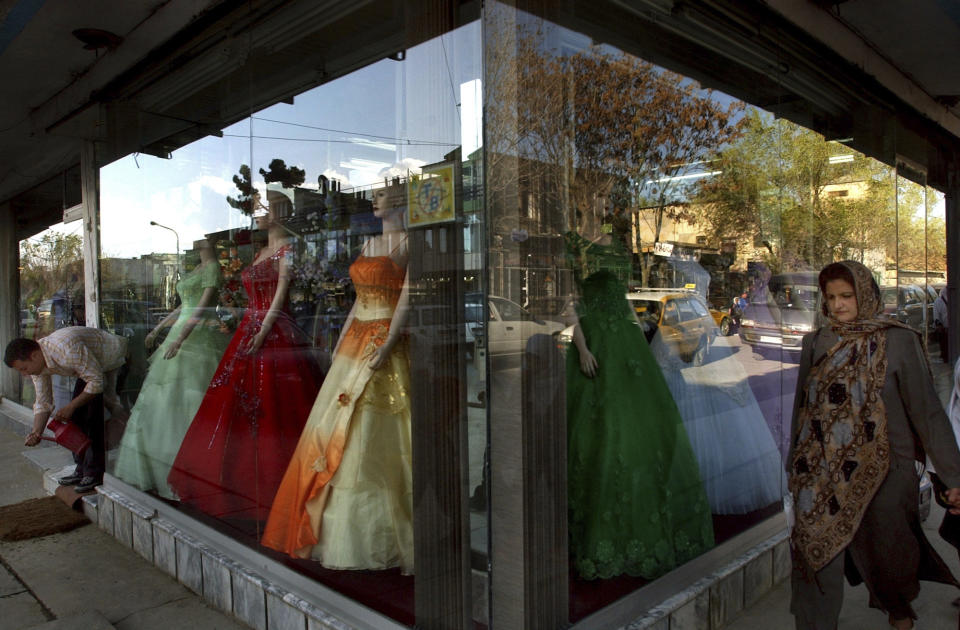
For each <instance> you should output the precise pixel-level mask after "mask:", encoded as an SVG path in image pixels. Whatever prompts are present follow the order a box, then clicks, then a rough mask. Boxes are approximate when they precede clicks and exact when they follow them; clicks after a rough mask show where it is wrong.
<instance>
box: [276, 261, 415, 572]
mask: <svg viewBox="0 0 960 630" xmlns="http://www.w3.org/2000/svg"><path fill="white" fill-rule="evenodd" d="M404 276H405V270H404V269H402V268H401V267H400V266H398V265H397V264H396V263H395V262H394V261H393V259H392V258H391V257H389V256H377V257H367V256H361V257H360V258H358V259H357V260H356V261H355V262H354V263H353V265H351V267H350V277H351V279H352V280H353V283H354V286H355V288H356V291H357V302H356V305H355V310H354V319H353V321H352V323H351V324H350V326H349V328H348V329H347V331H346V333H345V336H344V338H343V340H342V341H341V343H340V347H339V348H338V349H337V353H336V355H335V356H334V359H333V364H332V365H331V367H330V371H329V373H328V374H327V378H326V380H325V381H324V385H323V387H322V388H321V390H320V394H319V395H318V396H317V400H316V402H315V403H314V405H313V410H312V411H311V412H310V418H309V419H308V420H307V424H306V427H305V428H304V430H303V435H302V436H301V437H300V442H299V444H297V449H296V452H295V453H294V455H293V458H292V459H291V462H290V467H289V468H288V469H287V473H286V475H284V478H283V482H282V483H281V484H280V489H279V490H278V492H277V496H276V499H275V500H274V502H273V508H272V509H271V511H270V518H269V520H268V521H267V526H266V528H265V530H264V535H263V538H262V541H261V542H262V543H263V544H264V545H266V546H267V547H270V548H272V549H276V550H278V551H282V552H285V553H287V554H290V555H291V556H295V557H300V558H313V559H314V560H317V561H318V562H320V563H321V564H322V565H323V566H325V567H328V568H332V569H386V568H392V567H400V569H401V571H402V572H403V573H407V574H409V573H412V572H413V474H412V468H411V462H412V447H411V437H410V402H409V391H410V368H409V357H408V353H407V344H406V342H405V341H404V340H401V341H400V342H398V343H397V345H396V346H394V349H393V351H392V352H391V353H390V355H389V357H388V359H387V362H386V363H385V364H384V365H382V366H381V367H380V368H379V369H377V370H371V369H370V368H369V367H368V359H369V358H370V356H371V354H372V353H373V351H374V350H375V349H376V348H377V347H378V346H380V345H382V344H383V342H384V340H386V338H387V334H388V332H389V330H390V328H389V327H390V322H391V319H392V317H393V313H394V310H395V309H396V305H397V300H398V299H399V296H400V292H401V289H402V288H403V282H404Z"/></svg>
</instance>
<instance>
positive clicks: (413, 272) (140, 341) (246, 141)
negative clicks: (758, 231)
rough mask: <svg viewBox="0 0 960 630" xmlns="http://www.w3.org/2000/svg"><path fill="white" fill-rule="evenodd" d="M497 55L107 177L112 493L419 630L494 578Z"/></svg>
mask: <svg viewBox="0 0 960 630" xmlns="http://www.w3.org/2000/svg"><path fill="white" fill-rule="evenodd" d="M479 34H480V29H479V23H477V22H473V23H468V24H466V25H465V26H461V27H459V28H456V29H454V30H449V32H443V34H442V35H438V36H436V37H432V38H428V39H426V40H425V41H416V40H414V41H412V42H411V45H410V46H409V47H407V48H406V49H405V50H404V51H403V54H402V55H392V56H390V57H389V58H385V59H383V58H381V59H380V60H379V61H376V62H374V63H371V64H369V65H367V66H365V67H363V68H361V69H359V70H357V71H355V72H353V73H350V74H348V75H346V76H343V77H341V78H338V79H336V80H333V81H330V82H328V83H325V84H323V85H320V86H317V87H315V88H313V89H311V90H308V91H306V92H303V93H300V94H297V95H296V96H294V97H293V98H288V99H285V101H284V102H280V103H278V104H276V105H273V106H271V107H268V108H266V109H263V110H261V111H257V112H255V113H252V114H251V115H250V116H248V117H247V118H245V119H243V120H240V121H238V122H236V123H234V124H232V125H229V126H226V127H225V128H224V129H223V133H222V137H207V138H204V139H202V140H198V141H196V142H193V143H192V144H189V145H187V146H184V147H182V148H179V149H177V150H174V151H173V152H172V153H171V155H170V157H169V159H158V158H155V157H152V156H149V155H143V154H140V155H130V156H128V157H126V158H123V159H120V160H118V161H116V162H114V163H112V164H110V165H107V166H105V167H103V168H102V169H101V190H102V201H101V205H102V212H101V226H102V242H103V258H102V259H101V261H100V269H101V274H102V299H101V305H100V309H101V318H102V320H103V323H104V326H105V327H106V328H108V329H110V330H111V331H112V332H115V333H117V334H122V335H124V336H127V337H128V338H129V341H130V347H131V349H132V352H131V358H130V363H129V368H130V370H129V371H130V374H129V376H128V383H129V384H130V387H132V389H133V391H132V393H131V395H130V396H129V398H128V400H127V403H128V404H129V406H130V407H131V415H130V419H129V421H128V422H127V424H126V429H125V431H124V433H123V435H122V438H121V439H120V440H119V443H118V445H117V447H116V449H115V450H113V451H111V453H110V472H111V473H112V474H113V475H114V476H115V477H116V478H117V479H119V480H120V481H122V482H125V483H126V484H129V485H130V486H132V487H134V488H137V489H139V490H142V491H144V492H147V493H150V494H152V495H154V496H155V497H156V498H158V499H160V500H162V501H164V502H166V503H167V504H169V506H170V507H171V508H173V509H179V510H182V511H183V512H184V513H186V514H187V515H189V516H191V517H193V518H195V519H197V520H199V521H201V522H203V523H206V524H208V525H210V526H212V527H214V528H216V529H218V530H219V531H221V532H223V533H226V534H228V535H229V536H232V537H235V538H236V539H237V540H239V541H241V542H242V543H244V544H246V545H248V546H250V547H251V548H253V549H255V550H257V551H258V552H260V553H262V554H263V555H264V556H266V557H267V558H269V559H271V560H273V561H275V562H278V563H281V564H283V565H286V566H288V567H290V568H292V569H294V570H296V571H298V572H300V573H302V574H304V575H306V576H308V577H309V578H312V579H315V580H317V581H318V582H320V583H322V584H324V585H327V586H329V587H331V588H333V589H335V590H337V591H340V592H341V593H343V594H346V595H347V596H349V597H351V598H354V599H356V600H357V601H358V602H359V603H361V604H362V605H363V606H365V607H368V608H371V609H373V610H375V611H377V612H378V613H380V614H382V615H384V616H386V617H390V618H393V619H394V620H396V621H399V622H400V623H402V624H405V625H411V626H412V625H414V624H415V623H416V622H417V616H418V615H427V616H428V617H429V616H431V615H437V614H441V613H438V611H443V606H450V605H453V606H456V607H459V606H461V604H462V600H461V599H460V598H461V596H462V594H463V593H469V592H473V590H474V587H473V586H472V584H471V583H470V582H469V579H468V576H470V575H471V574H472V575H474V576H475V577H474V580H476V582H477V585H478V586H479V587H481V588H480V591H482V590H483V589H482V586H483V584H484V583H485V579H486V577H485V573H486V567H487V562H486V560H485V554H486V536H485V530H486V519H487V512H486V507H487V506H486V499H485V495H484V494H483V491H482V490H480V487H481V485H482V476H483V474H484V470H485V469H484V461H485V458H484V456H485V439H486V411H485V407H484V404H483V401H484V400H485V398H484V395H483V390H484V383H483V373H484V370H485V367H484V364H483V360H482V358H481V359H476V357H477V356H478V355H479V356H481V357H482V356H483V352H477V351H476V347H477V346H478V345H479V344H482V343H484V341H485V339H486V338H487V336H488V335H492V336H493V337H494V338H497V337H496V335H497V334H498V333H497V332H496V330H497V328H496V327H495V326H493V325H492V322H491V325H490V326H487V322H486V321H485V320H484V319H482V318H483V317H484V316H485V314H484V312H483V311H482V310H481V311H480V312H477V308H482V307H477V306H476V305H475V303H474V302H472V301H470V300H469V298H467V297H466V296H468V295H470V294H475V293H477V292H478V291H479V290H480V289H481V288H482V286H483V273H484V270H483V268H482V265H481V263H482V260H481V257H480V256H479V252H478V254H477V255H476V256H473V257H467V258H465V257H464V255H463V252H464V251H465V250H466V249H467V248H468V244H469V247H470V248H471V249H473V250H474V251H478V250H479V244H480V243H482V240H483V236H482V232H481V229H482V226H483V222H482V219H481V218H480V217H481V214H482V209H483V205H482V200H483V179H482V159H483V152H482V150H481V149H482V143H481V140H480V139H481V138H482V137H483V135H482V127H481V115H480V112H481V109H480V108H481V105H482V103H481V101H480V100H479V99H480V92H479V89H478V87H477V86H478V83H477V82H478V81H480V80H481V78H482V77H481V74H480V62H479V51H480V35H479ZM304 72H305V73H307V74H308V75H309V77H311V79H308V80H315V79H316V76H317V75H316V72H315V70H314V69H312V68H305V69H304ZM516 308H517V309H519V308H520V307H519V306H517V307H516ZM465 309H466V312H465ZM497 312H498V313H500V311H497ZM500 315H501V316H502V319H503V321H504V322H505V324H506V326H505V328H509V326H510V325H517V326H520V325H525V324H526V322H527V321H528V320H527V319H524V315H525V314H524V313H523V312H522V310H518V311H516V312H514V311H510V310H509V308H506V307H505V308H504V310H503V312H502V313H500ZM474 334H475V336H474ZM468 397H469V398H470V401H471V403H470V404H469V405H468V404H467V399H468ZM438 488H440V490H439V491H438ZM467 495H470V496H473V497H475V498H474V500H473V501H471V503H470V505H471V506H472V507H473V508H474V509H473V511H472V512H470V513H468V512H467V511H466V510H465V509H461V507H462V506H466V503H467V499H468V496H467ZM461 498H462V499H463V500H461ZM468 527H469V528H471V529H472V531H473V532H474V536H472V537H467V538H466V539H464V538H462V537H461V535H460V534H461V532H465V531H470V530H469V529H468ZM471 559H472V566H473V567H474V568H475V569H476V571H473V572H472V573H471V569H470V566H469V565H470V563H471ZM464 563H467V564H466V565H465V564H464ZM451 602H452V603H451ZM477 609H478V611H479V612H478V619H477V621H478V622H480V623H486V622H487V620H486V615H485V612H484V611H483V606H482V605H479V606H478V607H477ZM442 614H448V613H446V612H443V613H442Z"/></svg>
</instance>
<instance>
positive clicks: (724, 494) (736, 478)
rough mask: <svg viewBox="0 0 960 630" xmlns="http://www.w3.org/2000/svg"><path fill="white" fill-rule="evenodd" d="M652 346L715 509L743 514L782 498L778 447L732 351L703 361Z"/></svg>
mask: <svg viewBox="0 0 960 630" xmlns="http://www.w3.org/2000/svg"><path fill="white" fill-rule="evenodd" d="M650 345H651V349H652V350H653V352H654V356H656V357H657V362H658V363H659V364H660V367H661V369H662V370H663V376H664V379H666V381H667V387H669V388H670V393H671V394H673V399H674V401H676V403H677V408H678V409H679V410H680V416H681V417H682V418H683V425H684V427H685V428H686V430H687V434H688V435H689V436H690V443H691V445H692V446H693V452H694V454H695V455H696V458H697V463H698V464H699V466H700V477H701V478H702V479H703V485H704V487H705V489H706V491H707V500H708V501H709V503H710V511H711V512H712V513H714V514H745V513H747V512H751V511H753V510H757V509H760V508H763V507H766V506H768V505H770V504H771V503H774V502H778V503H779V502H780V500H781V498H782V497H783V495H784V493H785V492H786V488H787V481H786V475H785V473H784V470H783V465H782V461H781V457H780V451H779V450H778V449H777V445H776V443H775V442H774V440H773V436H772V435H771V434H770V429H769V428H768V427H767V422H766V420H765V419H764V417H763V413H762V412H761V411H760V406H759V405H758V404H757V400H756V398H754V396H753V392H752V391H751V390H750V386H749V385H748V383H747V374H746V372H745V371H744V369H743V367H742V366H741V365H740V363H739V362H737V360H736V359H735V358H734V357H727V358H725V359H718V360H713V361H710V362H708V363H706V364H705V365H702V366H699V367H697V366H693V365H692V364H689V363H685V362H683V361H682V360H681V359H680V358H679V357H678V356H676V354H674V353H670V352H669V351H666V349H665V348H664V345H663V342H662V341H661V339H660V333H659V331H658V332H657V334H656V336H655V337H654V339H653V341H652V342H651V344H650Z"/></svg>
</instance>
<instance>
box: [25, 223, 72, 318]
mask: <svg viewBox="0 0 960 630" xmlns="http://www.w3.org/2000/svg"><path fill="white" fill-rule="evenodd" d="M82 282H83V238H81V236H80V235H79V234H63V233H60V232H54V231H47V232H45V233H44V234H43V235H42V236H40V237H39V238H34V239H27V240H24V241H20V296H21V300H22V302H23V304H24V305H37V304H39V303H40V302H41V301H42V300H44V299H47V298H49V297H50V296H52V295H53V294H54V293H55V292H57V291H58V290H63V289H65V290H66V291H68V292H70V291H75V290H76V289H77V287H81V286H82ZM71 297H76V296H71ZM79 297H80V298H81V299H82V297H83V296H82V295H80V296H79Z"/></svg>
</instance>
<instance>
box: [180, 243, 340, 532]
mask: <svg viewBox="0 0 960 630" xmlns="http://www.w3.org/2000/svg"><path fill="white" fill-rule="evenodd" d="M289 254H290V248H289V246H285V247H282V248H280V249H279V250H278V251H277V252H276V253H275V254H273V255H272V256H270V257H269V258H266V259H264V260H262V261H260V262H259V263H256V264H254V265H251V266H250V267H247V268H246V269H245V270H244V271H243V274H242V275H243V287H244V289H246V291H247V295H248V296H249V299H250V303H249V305H248V308H247V310H246V312H245V313H244V315H243V319H242V320H241V321H240V325H239V326H238V327H237V331H236V332H235V333H234V335H233V339H232V340H231V341H230V345H229V346H227V349H226V351H225V352H224V355H223V358H222V359H221V360H220V365H219V366H218V367H217V371H216V373H215V374H214V375H213V379H212V380H211V382H210V386H209V388H208V389H207V393H206V394H205V395H204V397H203V402H201V403H200V408H199V409H198V411H197V415H196V416H194V419H193V422H192V423H191V425H190V428H189V430H188V431H187V434H186V436H185V437H184V440H183V444H182V445H181V446H180V451H179V452H178V453H177V457H176V460H175V461H174V463H173V468H172V469H171V471H170V475H169V476H168V477H167V481H168V482H169V484H170V487H171V488H172V489H173V490H174V492H175V493H176V495H177V496H178V497H179V499H180V500H181V501H182V502H183V503H187V504H189V505H192V506H193V507H196V508H197V509H200V510H202V511H203V512H206V513H207V514H210V515H211V516H215V517H217V518H231V519H235V518H239V519H255V520H258V521H260V520H265V519H266V516H267V514H268V512H269V510H270V504H271V503H272V502H273V496H274V494H275V493H276V491H277V487H278V486H279V485H280V479H281V478H282V477H283V474H284V471H286V469H287V464H288V463H289V461H290V457H291V455H292V454H293V450H294V448H295V447H296V445H297V440H298V439H299V437H300V432H301V430H302V429H303V425H304V422H305V421H306V419H307V416H308V414H309V413H310V408H311V407H312V406H313V401H314V399H315V398H316V396H317V391H318V390H319V389H320V383H321V380H322V378H321V370H320V366H319V364H318V363H317V360H316V358H315V356H314V354H313V347H312V345H311V344H310V341H309V339H308V338H307V336H306V335H305V334H304V332H303V331H302V330H301V329H300V328H299V327H298V326H297V325H296V323H295V322H294V320H293V318H292V317H291V316H290V314H289V313H288V312H287V311H286V310H284V311H282V312H281V313H280V316H279V317H277V319H276V320H274V323H273V326H272V327H271V329H270V333H269V334H268V335H267V338H266V339H265V340H264V342H263V346H261V348H260V350H259V351H257V352H256V353H254V354H252V355H248V354H245V353H243V352H242V351H241V349H242V348H243V347H244V346H245V345H246V344H247V342H248V340H249V339H250V338H251V337H253V336H254V335H255V334H256V333H257V331H258V330H260V324H261V322H262V321H263V318H264V316H265V315H266V313H267V309H268V308H269V307H270V303H271V302H272V301H273V298H274V294H275V293H276V290H277V282H278V280H279V276H280V272H279V269H280V257H281V256H285V255H289ZM170 394H171V395H172V396H175V395H176V392H171V393H170Z"/></svg>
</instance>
